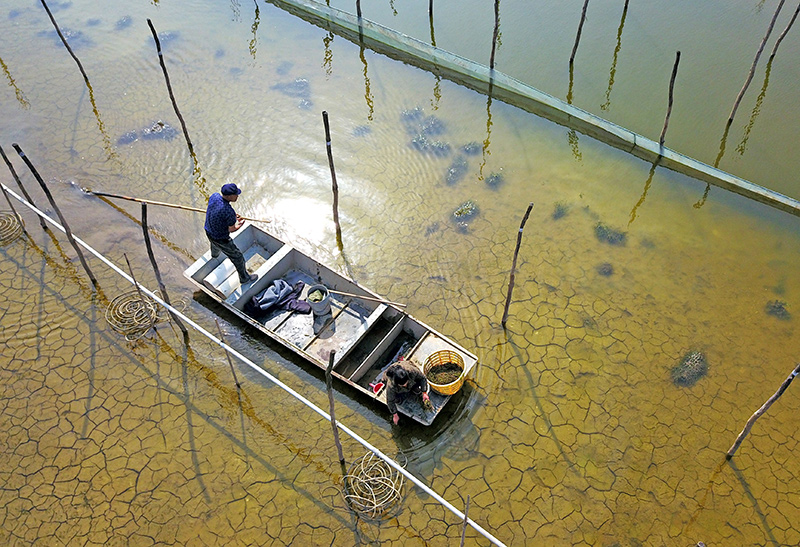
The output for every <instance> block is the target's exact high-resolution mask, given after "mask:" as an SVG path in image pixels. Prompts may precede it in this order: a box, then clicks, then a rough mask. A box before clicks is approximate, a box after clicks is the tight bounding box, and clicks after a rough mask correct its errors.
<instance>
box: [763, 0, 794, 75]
mask: <svg viewBox="0 0 800 547" xmlns="http://www.w3.org/2000/svg"><path fill="white" fill-rule="evenodd" d="M798 14H800V4H797V9H796V10H794V15H792V18H791V19H790V20H789V24H788V25H786V28H785V29H783V32H781V35H780V36H778V39H777V40H776V41H775V45H774V46H772V53H770V54H769V60H770V61H772V59H774V58H775V54H776V53H777V52H778V46H779V45H781V42H783V39H784V38H785V37H786V34H787V33H788V32H789V29H790V28H792V25H793V24H794V22H795V19H797V15H798Z"/></svg>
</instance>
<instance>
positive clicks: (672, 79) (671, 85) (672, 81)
mask: <svg viewBox="0 0 800 547" xmlns="http://www.w3.org/2000/svg"><path fill="white" fill-rule="evenodd" d="M680 61H681V52H680V51H678V52H677V53H676V54H675V65H674V66H673V67H672V76H671V77H670V79H669V102H668V104H667V116H666V118H664V129H662V130H661V137H659V139H658V145H659V146H661V147H663V146H664V137H666V135H667V126H668V125H669V116H670V114H672V91H673V89H674V88H675V76H677V74H678V63H679V62H680Z"/></svg>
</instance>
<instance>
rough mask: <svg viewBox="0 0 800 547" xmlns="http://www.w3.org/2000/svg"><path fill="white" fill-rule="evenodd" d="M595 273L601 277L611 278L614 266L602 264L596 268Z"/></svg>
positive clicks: (606, 263)
mask: <svg viewBox="0 0 800 547" xmlns="http://www.w3.org/2000/svg"><path fill="white" fill-rule="evenodd" d="M597 273H599V274H600V275H602V276H603V277H611V276H612V275H614V266H612V265H611V264H609V263H608V262H603V263H602V264H600V265H598V266H597Z"/></svg>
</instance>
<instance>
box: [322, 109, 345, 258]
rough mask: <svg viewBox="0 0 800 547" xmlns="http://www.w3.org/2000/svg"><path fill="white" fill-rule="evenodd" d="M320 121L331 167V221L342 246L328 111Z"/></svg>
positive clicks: (337, 190) (338, 242)
mask: <svg viewBox="0 0 800 547" xmlns="http://www.w3.org/2000/svg"><path fill="white" fill-rule="evenodd" d="M322 123H323V124H324V125H325V147H326V148H327V150H328V165H330V168H331V181H332V184H333V223H334V224H335V225H336V243H337V244H338V245H339V247H340V248H341V247H342V227H341V226H340V225H339V185H338V184H337V182H336V169H335V168H334V167H333V151H332V150H331V128H330V124H329V123H328V112H327V111H326V110H323V111H322Z"/></svg>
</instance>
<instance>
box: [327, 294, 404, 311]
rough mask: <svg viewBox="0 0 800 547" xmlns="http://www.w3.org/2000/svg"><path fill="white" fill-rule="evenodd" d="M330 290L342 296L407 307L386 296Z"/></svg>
mask: <svg viewBox="0 0 800 547" xmlns="http://www.w3.org/2000/svg"><path fill="white" fill-rule="evenodd" d="M328 292H329V293H331V294H341V295H342V296H352V297H353V298H360V299H361V300H369V301H371V302H383V303H384V304H389V305H391V306H397V307H398V308H405V307H406V305H405V304H401V303H399V302H392V301H391V300H386V299H385V298H375V297H372V296H364V295H362V294H353V293H351V292H342V291H334V290H333V289H328Z"/></svg>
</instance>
